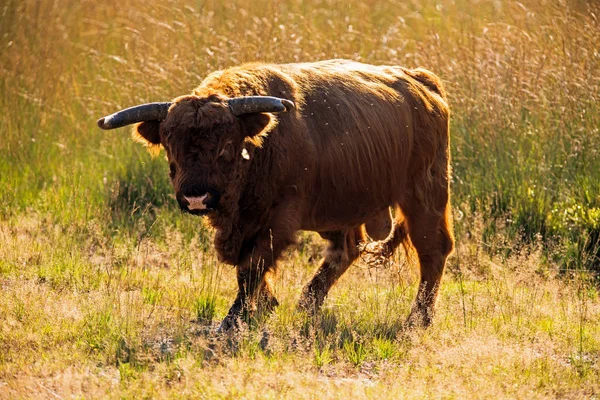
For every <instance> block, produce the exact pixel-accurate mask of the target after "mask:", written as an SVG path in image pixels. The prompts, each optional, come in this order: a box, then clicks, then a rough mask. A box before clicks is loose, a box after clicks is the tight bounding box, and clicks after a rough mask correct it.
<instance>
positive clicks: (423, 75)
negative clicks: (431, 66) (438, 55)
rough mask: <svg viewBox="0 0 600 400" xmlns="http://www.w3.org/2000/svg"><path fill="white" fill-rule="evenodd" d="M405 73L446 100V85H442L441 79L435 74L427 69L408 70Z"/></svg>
mask: <svg viewBox="0 0 600 400" xmlns="http://www.w3.org/2000/svg"><path fill="white" fill-rule="evenodd" d="M404 72H405V73H406V74H407V75H410V76H411V77H412V78H413V79H415V80H417V81H419V82H421V83H422V84H423V85H425V86H427V87H428V88H429V89H431V90H432V91H434V92H435V93H437V94H439V95H440V96H441V97H442V98H443V99H444V100H446V90H445V89H444V85H443V84H442V81H441V80H440V78H438V77H437V75H435V74H434V73H433V72H431V71H428V70H426V69H425V68H415V69H407V70H405V71H404Z"/></svg>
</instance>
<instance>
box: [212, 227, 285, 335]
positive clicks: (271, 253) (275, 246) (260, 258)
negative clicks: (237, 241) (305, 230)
mask: <svg viewBox="0 0 600 400" xmlns="http://www.w3.org/2000/svg"><path fill="white" fill-rule="evenodd" d="M286 221H288V222H289V221H290V218H285V219H283V218H282V224H281V225H277V224H274V225H273V227H272V228H271V229H268V230H266V232H264V233H263V234H261V235H259V238H258V239H257V240H256V241H255V242H254V245H253V246H247V249H246V250H245V251H244V253H243V254H242V256H241V257H240V260H241V261H240V262H239V263H238V265H237V266H236V272H237V281H238V294H237V296H236V299H235V301H234V302H233V305H232V306H231V308H230V309H229V312H228V313H227V316H226V317H225V319H224V320H223V322H222V323H221V327H220V328H219V330H220V331H225V330H229V329H231V328H233V327H235V326H237V324H238V322H239V321H240V320H247V319H248V318H249V317H251V316H252V315H253V314H254V313H255V312H256V311H257V310H258V309H261V311H265V312H269V311H270V310H272V309H273V308H274V307H275V306H277V305H278V302H277V299H276V298H275V296H274V295H273V283H272V280H273V279H274V276H275V272H276V267H277V260H278V259H279V258H280V257H281V254H282V253H283V251H284V250H285V248H286V247H288V246H289V245H290V244H292V243H293V242H294V237H295V232H296V229H294V226H291V225H289V224H288V225H284V224H283V222H286Z"/></svg>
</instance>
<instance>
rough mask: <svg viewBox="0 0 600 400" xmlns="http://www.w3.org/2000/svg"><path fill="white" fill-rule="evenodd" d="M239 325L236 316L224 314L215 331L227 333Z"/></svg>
mask: <svg viewBox="0 0 600 400" xmlns="http://www.w3.org/2000/svg"><path fill="white" fill-rule="evenodd" d="M239 327H240V319H239V317H238V318H236V317H234V316H232V315H228V316H226V317H225V318H224V319H223V321H222V322H221V324H220V325H219V327H218V328H217V333H219V334H222V333H229V332H233V331H235V330H237V329H238V328H239Z"/></svg>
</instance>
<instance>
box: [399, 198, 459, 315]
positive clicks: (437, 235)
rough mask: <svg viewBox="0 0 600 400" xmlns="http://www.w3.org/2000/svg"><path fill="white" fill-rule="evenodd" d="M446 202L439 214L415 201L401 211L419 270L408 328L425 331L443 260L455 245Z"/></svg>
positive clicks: (442, 268)
mask: <svg viewBox="0 0 600 400" xmlns="http://www.w3.org/2000/svg"><path fill="white" fill-rule="evenodd" d="M445 199H446V200H445V201H444V202H443V206H440V207H439V208H438V210H428V209H426V207H423V206H421V205H420V203H419V202H417V201H415V202H412V203H411V204H410V206H408V207H404V208H403V211H404V213H405V216H406V220H407V227H408V234H409V237H410V240H411V242H412V244H413V246H414V248H415V250H416V252H417V255H418V258H419V264H420V270H421V280H420V283H419V289H418V292H417V298H416V300H415V303H414V305H413V307H412V310H411V313H410V316H409V319H408V322H409V324H410V325H419V326H423V327H427V326H429V325H430V324H431V321H432V318H433V314H434V307H435V302H436V298H437V293H438V289H439V286H440V282H441V279H442V274H443V272H444V267H445V265H446V258H447V257H448V255H449V254H450V252H451V251H452V248H453V245H454V239H453V235H452V231H451V223H450V205H449V204H448V202H447V196H446V197H445Z"/></svg>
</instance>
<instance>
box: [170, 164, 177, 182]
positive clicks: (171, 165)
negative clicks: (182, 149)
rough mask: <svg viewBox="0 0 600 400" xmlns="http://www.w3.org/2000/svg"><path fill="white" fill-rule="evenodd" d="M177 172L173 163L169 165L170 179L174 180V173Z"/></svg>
mask: <svg viewBox="0 0 600 400" xmlns="http://www.w3.org/2000/svg"><path fill="white" fill-rule="evenodd" d="M176 172H177V167H175V163H173V162H172V163H169V176H170V177H171V179H173V178H175V173H176Z"/></svg>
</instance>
